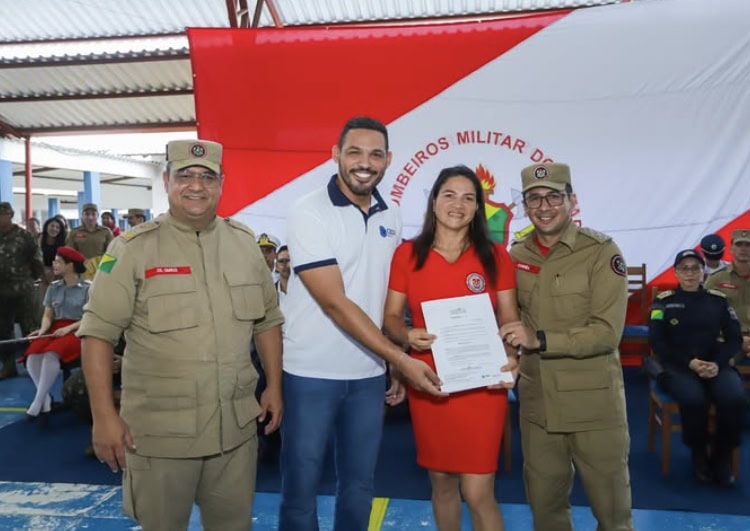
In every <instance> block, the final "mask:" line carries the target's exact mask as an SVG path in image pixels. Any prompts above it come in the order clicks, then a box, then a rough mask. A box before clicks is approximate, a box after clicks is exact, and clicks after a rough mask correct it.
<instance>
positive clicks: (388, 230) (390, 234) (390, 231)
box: [379, 225, 396, 238]
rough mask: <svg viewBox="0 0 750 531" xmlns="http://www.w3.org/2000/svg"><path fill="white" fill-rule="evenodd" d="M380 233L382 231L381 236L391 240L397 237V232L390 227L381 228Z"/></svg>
mask: <svg viewBox="0 0 750 531" xmlns="http://www.w3.org/2000/svg"><path fill="white" fill-rule="evenodd" d="M379 231H380V235H381V236H382V237H383V238H389V237H390V238H392V237H394V236H395V235H396V231H395V230H393V229H392V228H390V227H384V226H383V225H381V226H380V228H379Z"/></svg>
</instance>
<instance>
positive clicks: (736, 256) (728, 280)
mask: <svg viewBox="0 0 750 531" xmlns="http://www.w3.org/2000/svg"><path fill="white" fill-rule="evenodd" d="M731 249H732V257H733V258H732V263H731V264H729V265H728V266H726V267H723V268H722V269H720V270H718V271H714V272H713V273H712V274H711V275H710V276H709V277H708V279H707V280H706V289H716V290H719V291H721V292H722V293H724V294H725V295H726V296H727V299H729V304H730V305H731V306H732V308H734V311H735V312H736V313H737V317H738V318H739V320H740V325H741V327H742V353H741V354H740V355H738V356H737V357H736V359H735V361H737V362H739V363H742V362H745V363H746V362H747V361H746V360H743V356H742V355H743V354H744V356H745V358H750V229H735V230H733V231H732V247H731Z"/></svg>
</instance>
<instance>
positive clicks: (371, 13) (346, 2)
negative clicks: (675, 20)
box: [261, 0, 626, 26]
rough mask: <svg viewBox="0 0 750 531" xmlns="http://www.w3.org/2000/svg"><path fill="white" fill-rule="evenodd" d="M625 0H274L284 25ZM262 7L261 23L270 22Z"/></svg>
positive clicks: (578, 4)
mask: <svg viewBox="0 0 750 531" xmlns="http://www.w3.org/2000/svg"><path fill="white" fill-rule="evenodd" d="M622 1H626V0H460V1H456V0H319V1H317V2H311V1H309V0H275V4H276V7H277V9H278V12H279V16H280V18H281V20H282V21H283V23H284V25H286V26H297V25H307V24H331V23H347V22H349V23H362V22H368V21H385V20H415V21H417V20H419V19H425V18H435V17H456V16H475V15H489V14H497V13H506V12H507V13H511V12H519V11H537V10H543V9H564V8H572V7H583V6H594V5H604V4H617V3H620V2H622ZM272 24H273V21H272V20H271V17H270V15H269V14H268V11H267V10H265V9H264V11H263V17H262V18H261V25H264V26H265V25H272Z"/></svg>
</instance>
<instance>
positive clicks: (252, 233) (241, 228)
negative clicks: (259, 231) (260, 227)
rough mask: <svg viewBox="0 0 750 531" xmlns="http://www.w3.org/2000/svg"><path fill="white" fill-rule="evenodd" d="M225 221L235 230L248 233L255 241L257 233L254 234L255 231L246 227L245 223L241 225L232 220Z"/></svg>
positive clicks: (225, 219) (226, 219)
mask: <svg viewBox="0 0 750 531" xmlns="http://www.w3.org/2000/svg"><path fill="white" fill-rule="evenodd" d="M224 221H226V222H227V225H229V226H230V227H232V228H233V229H237V230H241V231H243V232H247V233H248V234H249V235H250V236H252V238H253V240H254V239H255V233H254V232H253V229H251V228H250V227H248V226H247V225H245V224H244V223H240V222H239V221H237V220H234V219H232V218H224Z"/></svg>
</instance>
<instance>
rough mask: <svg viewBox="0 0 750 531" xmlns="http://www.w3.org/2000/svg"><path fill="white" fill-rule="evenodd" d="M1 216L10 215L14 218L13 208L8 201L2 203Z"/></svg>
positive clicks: (0, 204)
mask: <svg viewBox="0 0 750 531" xmlns="http://www.w3.org/2000/svg"><path fill="white" fill-rule="evenodd" d="M0 214H10V215H11V216H12V215H13V214H14V212H13V206H12V205H11V204H10V203H8V202H7V201H3V202H2V203H0Z"/></svg>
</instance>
